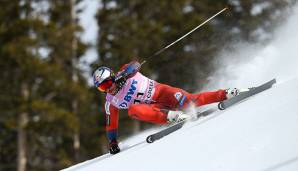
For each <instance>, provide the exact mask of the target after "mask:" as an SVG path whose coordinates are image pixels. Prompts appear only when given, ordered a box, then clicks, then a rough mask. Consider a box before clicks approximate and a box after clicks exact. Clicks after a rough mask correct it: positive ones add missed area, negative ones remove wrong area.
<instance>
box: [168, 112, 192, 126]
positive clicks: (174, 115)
mask: <svg viewBox="0 0 298 171" xmlns="http://www.w3.org/2000/svg"><path fill="white" fill-rule="evenodd" d="M190 118H191V116H190V115H187V114H184V113H183V112H182V111H173V110H169V111H168V116H167V120H168V123H177V122H182V121H184V120H188V119H190Z"/></svg>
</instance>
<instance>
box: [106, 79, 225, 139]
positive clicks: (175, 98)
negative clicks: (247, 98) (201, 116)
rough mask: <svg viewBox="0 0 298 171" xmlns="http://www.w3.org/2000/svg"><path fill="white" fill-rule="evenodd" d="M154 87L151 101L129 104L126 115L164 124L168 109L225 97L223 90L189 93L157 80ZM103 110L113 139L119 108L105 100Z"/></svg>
mask: <svg viewBox="0 0 298 171" xmlns="http://www.w3.org/2000/svg"><path fill="white" fill-rule="evenodd" d="M154 88H155V92H154V94H153V96H152V102H151V103H149V104H147V103H143V104H131V105H130V106H129V107H128V115H129V116H130V117H131V118H134V119H137V120H141V121H146V122H151V123H156V124H166V123H167V111H168V110H183V109H185V108H186V107H187V106H188V105H189V104H190V102H192V103H193V104H194V105H195V106H202V105H205V104H210V103H214V102H220V101H223V100H225V99H226V98H227V97H226V92H225V90H217V91H213V92H202V93H199V94H191V93H188V92H186V91H185V90H182V89H180V88H176V87H172V86H169V85H166V84H161V83H157V82H155V85H154ZM105 110H106V123H107V124H106V130H107V134H108V138H109V140H113V139H116V138H117V128H118V116H119V110H120V109H119V108H117V107H115V106H114V105H112V104H111V103H109V102H106V104H105Z"/></svg>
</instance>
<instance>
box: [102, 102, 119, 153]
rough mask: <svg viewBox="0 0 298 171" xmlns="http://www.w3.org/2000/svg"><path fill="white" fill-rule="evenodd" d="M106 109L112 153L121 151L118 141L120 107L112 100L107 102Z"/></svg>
mask: <svg viewBox="0 0 298 171" xmlns="http://www.w3.org/2000/svg"><path fill="white" fill-rule="evenodd" d="M105 111H106V131H107V137H108V139H109V148H110V149H109V150H110V153H111V154H116V153H119V152H120V148H119V146H118V142H117V132H118V120H119V109H118V108H116V107H115V106H113V105H112V104H111V103H110V102H108V101H106V103H105Z"/></svg>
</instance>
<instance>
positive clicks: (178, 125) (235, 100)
mask: <svg viewBox="0 0 298 171" xmlns="http://www.w3.org/2000/svg"><path fill="white" fill-rule="evenodd" d="M275 83H276V79H272V80H270V81H268V82H266V83H264V84H262V85H260V86H258V87H254V88H251V89H250V90H249V91H247V92H243V93H241V94H239V95H238V96H235V97H233V98H231V99H228V100H224V101H222V102H220V103H219V104H218V108H219V109H220V110H224V109H226V108H228V107H230V106H232V105H234V104H236V103H238V102H240V101H242V100H244V99H247V98H248V97H250V96H253V95H255V94H258V93H260V92H262V91H265V90H267V89H269V88H271V87H272V85H273V84H275ZM214 111H216V110H215V109H208V110H206V111H203V112H199V113H197V114H196V115H197V119H196V120H198V119H199V118H200V117H201V116H207V115H209V114H211V113H213V112H214ZM186 122H187V120H184V121H181V122H178V123H176V124H173V125H171V126H169V127H167V128H165V129H163V130H161V131H159V132H157V133H155V134H151V135H149V136H148V137H147V138H146V141H147V143H153V142H154V141H156V140H159V139H161V138H163V137H164V136H167V135H169V134H171V133H173V132H175V131H176V130H178V129H180V128H182V127H183V125H184V124H185V123H186Z"/></svg>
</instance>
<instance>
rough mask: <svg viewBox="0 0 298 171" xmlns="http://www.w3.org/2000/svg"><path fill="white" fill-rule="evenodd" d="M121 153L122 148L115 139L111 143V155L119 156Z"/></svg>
mask: <svg viewBox="0 0 298 171" xmlns="http://www.w3.org/2000/svg"><path fill="white" fill-rule="evenodd" d="M119 152H120V148H119V146H118V142H117V140H115V139H113V140H112V141H110V153H111V154H117V153H119Z"/></svg>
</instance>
